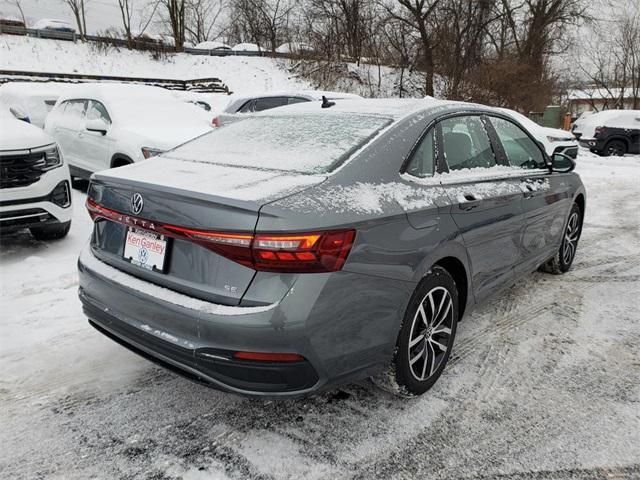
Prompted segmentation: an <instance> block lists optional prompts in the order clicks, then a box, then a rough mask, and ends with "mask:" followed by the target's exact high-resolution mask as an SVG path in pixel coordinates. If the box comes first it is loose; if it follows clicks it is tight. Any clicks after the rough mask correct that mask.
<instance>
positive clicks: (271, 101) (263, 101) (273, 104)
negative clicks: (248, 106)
mask: <svg viewBox="0 0 640 480" xmlns="http://www.w3.org/2000/svg"><path fill="white" fill-rule="evenodd" d="M288 102H289V98H288V97H263V98H258V99H256V104H255V106H254V107H253V110H254V111H256V112H261V111H263V110H269V109H271V108H277V107H282V106H284V105H287V103H288Z"/></svg>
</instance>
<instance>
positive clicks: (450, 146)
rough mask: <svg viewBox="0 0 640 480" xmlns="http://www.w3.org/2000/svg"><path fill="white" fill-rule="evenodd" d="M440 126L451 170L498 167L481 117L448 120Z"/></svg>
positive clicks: (445, 156)
mask: <svg viewBox="0 0 640 480" xmlns="http://www.w3.org/2000/svg"><path fill="white" fill-rule="evenodd" d="M440 125H441V127H442V143H443V151H444V158H445V159H446V161H447V165H448V167H449V170H462V169H464V168H490V167H493V166H495V165H496V157H495V155H494V154H493V150H492V148H491V142H490V141H489V135H487V131H486V130H485V128H484V124H483V123H482V120H481V119H480V117H478V116H465V117H453V118H447V119H446V120H443V121H442V122H440Z"/></svg>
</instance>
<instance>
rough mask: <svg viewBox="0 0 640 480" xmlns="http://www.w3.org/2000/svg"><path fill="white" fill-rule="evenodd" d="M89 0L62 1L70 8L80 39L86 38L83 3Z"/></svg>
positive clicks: (85, 19)
mask: <svg viewBox="0 0 640 480" xmlns="http://www.w3.org/2000/svg"><path fill="white" fill-rule="evenodd" d="M88 1H89V0H86V1H85V0H64V2H65V3H66V4H67V5H68V6H69V8H71V11H72V12H73V16H74V18H75V19H76V24H77V25H78V32H80V38H82V40H85V39H86V36H87V17H86V15H85V3H87V2H88Z"/></svg>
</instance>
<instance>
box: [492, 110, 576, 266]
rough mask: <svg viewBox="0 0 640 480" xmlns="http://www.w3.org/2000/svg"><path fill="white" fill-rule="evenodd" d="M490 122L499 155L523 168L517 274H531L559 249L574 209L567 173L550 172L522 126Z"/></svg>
mask: <svg viewBox="0 0 640 480" xmlns="http://www.w3.org/2000/svg"><path fill="white" fill-rule="evenodd" d="M489 120H490V122H491V126H492V127H493V129H494V130H495V133H496V138H497V140H498V143H499V147H498V150H499V153H498V155H499V156H502V155H504V157H505V160H506V162H508V164H509V165H510V166H512V167H517V168H520V169H521V173H520V178H519V181H520V185H521V189H522V191H523V201H522V207H523V212H524V222H523V223H522V231H521V235H522V238H521V244H522V252H521V255H522V260H521V262H520V264H519V265H517V266H516V274H519V273H528V272H529V271H532V270H535V269H536V268H538V266H540V264H542V263H544V261H545V260H547V259H548V258H549V257H550V256H552V255H553V253H554V252H555V251H556V250H557V249H558V247H559V242H560V240H561V233H562V231H563V227H564V222H565V220H566V215H567V213H568V211H569V210H568V209H569V208H570V206H571V190H570V182H569V179H568V174H562V173H557V172H556V173H550V170H549V168H548V166H547V159H546V156H545V154H544V152H543V151H542V149H541V148H540V146H539V144H538V143H537V142H536V141H535V139H534V138H533V137H532V136H531V135H530V134H528V133H527V132H526V131H525V130H523V129H522V128H521V127H520V126H518V125H516V124H515V123H514V122H512V121H511V120H508V119H506V118H501V117H495V116H490V117H489ZM516 172H517V170H516Z"/></svg>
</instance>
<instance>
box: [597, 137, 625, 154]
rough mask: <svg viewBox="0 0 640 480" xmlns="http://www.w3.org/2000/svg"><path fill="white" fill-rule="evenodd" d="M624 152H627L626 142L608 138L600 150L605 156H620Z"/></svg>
mask: <svg viewBox="0 0 640 480" xmlns="http://www.w3.org/2000/svg"><path fill="white" fill-rule="evenodd" d="M625 153H627V144H626V143H625V142H623V141H622V140H609V141H608V142H607V144H606V145H605V146H604V150H603V151H602V155H603V156H605V157H610V156H615V157H621V156H623V155H624V154H625Z"/></svg>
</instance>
